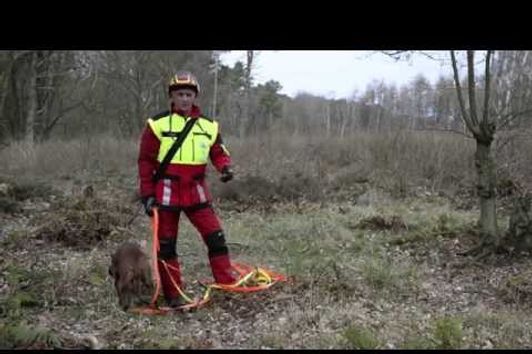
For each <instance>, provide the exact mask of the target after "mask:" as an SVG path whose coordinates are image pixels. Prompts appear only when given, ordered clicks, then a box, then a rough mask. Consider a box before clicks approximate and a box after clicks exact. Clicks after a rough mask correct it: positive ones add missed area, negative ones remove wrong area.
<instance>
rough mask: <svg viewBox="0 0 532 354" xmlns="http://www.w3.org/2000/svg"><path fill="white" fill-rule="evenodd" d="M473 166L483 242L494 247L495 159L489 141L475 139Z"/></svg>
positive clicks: (495, 220)
mask: <svg viewBox="0 0 532 354" xmlns="http://www.w3.org/2000/svg"><path fill="white" fill-rule="evenodd" d="M475 167H476V169H477V177H478V181H477V183H478V184H477V192H478V196H479V199H480V219H479V224H480V225H479V226H480V229H481V233H482V237H483V243H485V244H490V245H493V246H495V247H498V246H499V239H498V232H497V217H496V208H495V207H496V203H495V202H496V195H495V184H496V175H495V161H494V159H493V155H492V153H491V142H490V143H486V142H483V141H480V140H477V150H476V152H475Z"/></svg>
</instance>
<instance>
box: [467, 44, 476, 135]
mask: <svg viewBox="0 0 532 354" xmlns="http://www.w3.org/2000/svg"><path fill="white" fill-rule="evenodd" d="M474 59H475V51H474V50H468V51H467V82H468V83H467V88H468V90H467V91H468V96H469V113H470V117H471V122H472V123H473V125H475V126H478V116H477V97H476V93H475V89H476V87H475V62H474Z"/></svg>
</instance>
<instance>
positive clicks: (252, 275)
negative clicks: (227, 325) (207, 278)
mask: <svg viewBox="0 0 532 354" xmlns="http://www.w3.org/2000/svg"><path fill="white" fill-rule="evenodd" d="M151 224H152V233H153V237H152V240H153V243H152V247H151V250H152V277H153V281H154V283H155V291H154V293H153V295H152V298H151V301H150V304H149V305H148V306H147V307H136V308H133V309H130V310H129V312H132V313H137V314H143V315H166V314H168V313H176V312H179V311H181V310H187V309H192V308H196V307H200V306H203V305H205V304H206V303H207V302H209V300H210V294H211V291H212V289H219V290H223V291H229V292H242V293H248V292H255V291H261V290H266V289H268V288H269V287H271V286H272V285H273V284H275V283H277V282H279V281H287V278H286V277H285V276H284V275H282V274H279V273H275V272H272V271H271V270H269V269H265V268H259V267H253V266H250V265H247V264H244V263H236V262H234V263H232V264H231V267H232V268H233V269H234V270H235V271H236V272H237V273H238V274H239V278H238V279H237V280H236V281H235V283H233V284H218V283H209V282H201V281H200V282H199V283H200V284H201V285H203V286H204V287H205V288H206V291H205V293H204V295H203V297H202V298H196V299H194V300H191V299H190V298H189V297H188V296H187V295H186V294H185V293H184V292H183V291H182V290H181V289H180V288H179V286H178V285H177V284H176V282H175V281H174V279H173V278H172V277H171V276H170V272H169V270H168V268H173V267H172V266H171V265H169V264H167V263H166V262H165V261H162V264H163V266H164V269H165V271H166V272H167V273H168V275H169V278H170V280H171V281H172V284H173V286H174V287H175V288H176V290H177V291H178V292H179V294H180V295H181V296H182V297H183V298H184V299H185V300H186V301H187V302H188V303H187V304H185V305H183V306H180V307H178V308H170V307H157V299H158V298H159V294H160V292H161V277H160V274H159V271H158V263H157V254H158V252H159V238H158V230H159V211H158V209H157V208H153V217H152V218H151Z"/></svg>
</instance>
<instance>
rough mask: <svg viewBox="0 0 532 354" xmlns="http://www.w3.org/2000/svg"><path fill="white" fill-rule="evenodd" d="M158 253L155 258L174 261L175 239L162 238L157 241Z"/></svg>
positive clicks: (175, 254) (175, 255)
mask: <svg viewBox="0 0 532 354" xmlns="http://www.w3.org/2000/svg"><path fill="white" fill-rule="evenodd" d="M159 245H160V249H159V253H158V254H157V258H159V259H164V260H169V259H174V258H176V257H177V253H176V249H175V247H176V239H175V238H170V239H168V238H162V239H159Z"/></svg>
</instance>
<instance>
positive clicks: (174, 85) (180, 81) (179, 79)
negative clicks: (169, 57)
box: [168, 71, 200, 95]
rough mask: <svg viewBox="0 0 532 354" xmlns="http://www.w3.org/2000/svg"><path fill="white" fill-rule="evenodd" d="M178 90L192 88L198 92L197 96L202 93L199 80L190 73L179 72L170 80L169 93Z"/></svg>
mask: <svg viewBox="0 0 532 354" xmlns="http://www.w3.org/2000/svg"><path fill="white" fill-rule="evenodd" d="M178 88H190V89H192V90H194V91H196V95H199V93H200V85H199V83H198V80H197V79H196V77H195V76H194V75H192V73H190V72H188V71H179V72H178V73H177V74H175V75H173V76H172V77H171V78H170V82H169V83H168V93H171V92H172V91H173V90H177V89H178Z"/></svg>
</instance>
